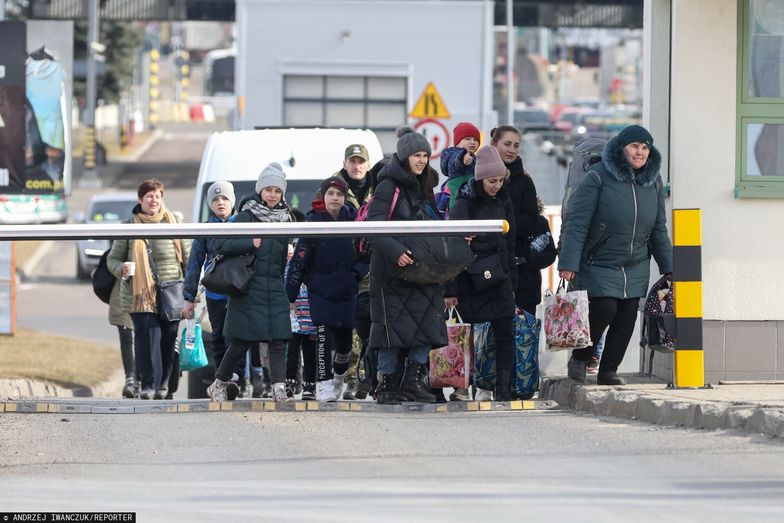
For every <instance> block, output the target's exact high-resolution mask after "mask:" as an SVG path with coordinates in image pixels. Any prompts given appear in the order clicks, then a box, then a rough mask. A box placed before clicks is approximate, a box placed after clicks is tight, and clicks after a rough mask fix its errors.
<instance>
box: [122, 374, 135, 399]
mask: <svg viewBox="0 0 784 523" xmlns="http://www.w3.org/2000/svg"><path fill="white" fill-rule="evenodd" d="M122 395H123V398H135V397H136V384H135V383H134V380H133V378H129V379H127V380H125V385H124V386H123V389H122Z"/></svg>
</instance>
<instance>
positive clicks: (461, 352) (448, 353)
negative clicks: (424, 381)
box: [430, 309, 474, 389]
mask: <svg viewBox="0 0 784 523" xmlns="http://www.w3.org/2000/svg"><path fill="white" fill-rule="evenodd" d="M453 314H454V315H456V316H457V322H455V320H454V319H453V318H452V315H453ZM446 330H447V334H448V335H449V344H448V345H447V346H446V347H441V348H440V349H435V350H432V351H430V386H431V387H435V388H442V387H452V388H459V389H467V388H468V384H469V378H470V374H471V356H472V355H473V353H474V339H473V335H472V333H471V324H470V323H463V319H462V318H460V315H459V314H458V313H457V311H456V310H454V309H451V310H450V311H449V319H448V320H447V326H446Z"/></svg>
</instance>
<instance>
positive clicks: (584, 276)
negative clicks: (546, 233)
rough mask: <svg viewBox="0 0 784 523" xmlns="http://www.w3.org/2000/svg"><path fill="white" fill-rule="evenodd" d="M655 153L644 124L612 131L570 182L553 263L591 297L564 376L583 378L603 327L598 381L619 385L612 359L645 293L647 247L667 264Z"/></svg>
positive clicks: (664, 267) (618, 358)
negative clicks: (584, 342) (581, 338)
mask: <svg viewBox="0 0 784 523" xmlns="http://www.w3.org/2000/svg"><path fill="white" fill-rule="evenodd" d="M660 166H661V154H660V153H659V151H658V150H657V149H656V147H654V146H653V137H652V136H651V134H650V133H649V132H648V131H647V130H646V129H645V128H643V127H640V126H639V125H631V126H629V127H626V128H625V129H624V130H623V131H621V133H620V134H619V135H618V136H616V137H615V138H612V139H611V140H610V141H609V142H607V145H606V146H605V148H604V152H603V153H602V161H601V162H599V163H597V164H595V165H594V166H593V167H592V168H591V170H590V171H589V172H588V173H587V174H586V175H585V177H584V178H583V180H582V181H581V182H580V183H579V185H578V186H577V190H576V191H575V193H574V196H573V197H572V201H571V203H570V204H569V207H570V210H569V213H570V215H569V221H568V224H567V226H566V228H565V229H564V231H563V236H562V238H563V243H562V249H561V255H560V260H559V262H558V270H559V271H560V274H561V277H562V278H564V279H565V280H566V281H569V282H571V283H572V285H573V287H574V288H575V289H581V290H585V291H587V294H588V297H589V299H590V323H591V342H592V345H591V346H589V347H587V348H585V349H580V350H575V351H574V352H573V353H572V359H571V360H569V364H568V369H569V377H570V378H572V379H573V380H575V381H578V382H584V381H585V375H586V366H587V363H588V362H589V361H590V360H591V356H592V355H593V347H594V346H595V345H596V343H597V342H598V341H599V338H600V337H601V335H602V333H603V332H604V330H605V329H608V330H607V337H606V339H605V345H604V351H603V353H602V358H601V361H600V363H599V373H598V375H597V379H596V381H597V383H598V384H600V385H622V384H624V383H625V381H624V380H623V378H621V377H620V376H618V374H617V371H618V366H619V365H620V364H621V362H622V361H623V356H624V354H625V353H626V347H627V346H628V345H629V340H630V339H631V336H632V333H633V331H634V323H635V320H636V318H637V310H638V307H639V302H640V298H642V297H644V296H645V295H646V291H647V290H648V281H649V277H650V274H649V273H650V259H651V255H653V257H654V258H655V259H656V263H657V264H658V266H659V271H660V272H661V273H662V274H667V273H670V272H672V243H671V242H670V238H669V236H668V235H667V226H666V211H665V208H664V187H663V184H662V181H661V177H660V176H659V167H660Z"/></svg>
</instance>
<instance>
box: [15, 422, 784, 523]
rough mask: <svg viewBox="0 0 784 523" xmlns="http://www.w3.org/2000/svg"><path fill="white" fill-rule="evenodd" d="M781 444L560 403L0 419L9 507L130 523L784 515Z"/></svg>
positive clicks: (698, 518) (744, 518)
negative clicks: (525, 407) (483, 408)
mask: <svg viewBox="0 0 784 523" xmlns="http://www.w3.org/2000/svg"><path fill="white" fill-rule="evenodd" d="M782 467H784V447H782V446H781V445H780V443H779V442H778V440H769V439H767V438H764V437H759V436H757V437H750V436H741V435H736V434H732V433H726V432H719V433H717V432H704V431H695V430H683V429H676V428H662V427H657V426H652V425H646V424H641V423H637V422H624V421H615V420H611V419H603V418H594V417H588V416H579V415H573V414H564V413H558V412H525V413H466V414H404V415H390V414H384V415H373V414H353V413H204V414H183V415H179V414H178V415H176V416H169V415H161V414H153V415H145V414H137V415H132V416H123V415H109V416H107V415H103V416H101V415H62V414H5V415H3V416H0V471H1V472H0V491H2V492H3V496H2V498H3V500H4V501H3V502H2V505H3V510H5V511H15V510H35V511H49V510H57V511H96V510H113V511H134V512H137V513H138V519H137V521H219V520H220V521H236V520H238V519H240V518H243V519H249V520H253V521H270V520H273V519H274V520H275V521H344V522H352V521H357V522H359V521H362V522H367V521H375V522H399V521H449V522H463V521H465V522H471V523H475V522H477V521H482V520H485V519H487V518H488V517H490V518H492V520H493V521H494V522H502V521H531V520H533V518H537V519H539V518H543V519H545V518H546V519H545V520H550V521H605V522H615V521H618V522H621V521H623V522H627V521H630V520H635V521H673V522H687V521H689V522H691V521H782V519H784V503H783V502H782V499H783V496H782V495H783V494H784V478H782V473H781V470H782Z"/></svg>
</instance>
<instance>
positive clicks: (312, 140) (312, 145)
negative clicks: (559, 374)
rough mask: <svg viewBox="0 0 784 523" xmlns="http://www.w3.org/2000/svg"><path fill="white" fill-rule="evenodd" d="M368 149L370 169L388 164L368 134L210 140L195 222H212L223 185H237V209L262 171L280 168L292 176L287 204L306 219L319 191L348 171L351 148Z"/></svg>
mask: <svg viewBox="0 0 784 523" xmlns="http://www.w3.org/2000/svg"><path fill="white" fill-rule="evenodd" d="M355 143H359V144H363V145H364V146H365V147H367V150H368V154H369V156H370V163H371V165H373V164H374V163H376V162H377V161H379V160H381V158H382V155H383V153H382V151H381V144H380V143H379V141H378V138H377V137H376V134H375V133H374V132H373V131H370V130H367V129H318V128H316V129H313V128H311V129H259V130H254V131H225V132H219V133H215V134H213V135H212V136H210V139H209V141H208V142H207V146H206V147H205V148H204V155H203V156H202V160H201V166H200V167H199V178H198V181H197V184H196V193H195V196H194V200H193V222H195V223H197V222H202V221H204V220H206V219H207V214H208V211H209V209H208V205H207V201H206V194H207V189H209V187H210V185H212V183H214V182H217V181H229V182H231V183H232V184H234V192H235V194H236V196H237V203H239V201H240V199H241V198H242V197H243V196H245V195H248V194H253V192H254V190H255V186H256V180H257V179H258V177H259V173H261V170H262V169H263V168H264V167H266V166H267V165H268V164H269V163H270V162H278V163H279V164H280V165H281V166H283V170H284V171H285V172H286V181H287V187H286V201H287V202H288V204H289V205H291V206H292V207H293V208H296V209H299V210H300V211H302V212H303V213H307V212H308V211H309V210H310V204H311V202H312V201H313V198H314V196H315V195H316V192H317V191H318V189H319V185H320V184H321V182H322V181H323V180H325V179H326V178H328V177H330V176H332V175H333V174H334V173H336V172H337V171H339V170H340V169H341V168H342V167H343V155H344V154H345V151H346V147H348V146H349V145H351V144H355Z"/></svg>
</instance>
